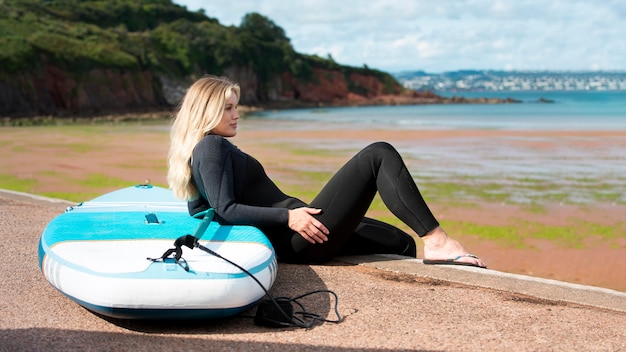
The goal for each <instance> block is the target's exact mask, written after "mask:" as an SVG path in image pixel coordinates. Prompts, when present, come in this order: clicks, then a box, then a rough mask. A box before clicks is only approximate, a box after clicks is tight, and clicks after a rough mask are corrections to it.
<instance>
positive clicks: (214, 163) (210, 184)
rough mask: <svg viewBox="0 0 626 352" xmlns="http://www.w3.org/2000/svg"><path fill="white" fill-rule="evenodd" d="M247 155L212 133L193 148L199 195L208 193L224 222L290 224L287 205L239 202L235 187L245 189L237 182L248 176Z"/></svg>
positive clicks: (259, 224)
mask: <svg viewBox="0 0 626 352" xmlns="http://www.w3.org/2000/svg"><path fill="white" fill-rule="evenodd" d="M246 157H247V156H246V155H245V154H244V153H243V152H241V151H239V150H238V149H237V148H235V146H233V145H232V144H231V143H230V142H229V141H227V140H226V139H224V138H223V137H220V136H213V135H209V136H206V137H205V138H203V139H202V140H201V141H200V142H199V143H198V145H197V146H196V148H195V149H194V152H193V163H192V170H193V171H192V172H193V175H194V180H195V182H196V185H197V187H198V189H199V190H200V194H202V193H204V194H205V195H206V198H207V200H208V202H209V204H210V205H211V207H213V208H214V209H215V213H216V215H217V216H218V219H220V220H221V221H223V222H225V223H228V224H233V225H253V226H274V225H285V226H287V225H288V221H289V213H288V210H287V209H286V208H272V207H261V206H253V205H246V204H242V203H240V202H239V201H238V199H237V196H236V191H235V190H236V189H243V188H244V185H242V184H238V183H241V182H244V180H245V179H246V177H245V175H244V173H245V172H247V171H246V168H245V158H246ZM235 175H237V176H238V177H237V178H235Z"/></svg>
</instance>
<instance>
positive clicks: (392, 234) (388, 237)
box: [337, 218, 417, 258]
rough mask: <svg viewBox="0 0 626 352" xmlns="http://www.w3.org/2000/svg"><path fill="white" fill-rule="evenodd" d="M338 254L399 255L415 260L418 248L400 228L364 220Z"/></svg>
mask: <svg viewBox="0 0 626 352" xmlns="http://www.w3.org/2000/svg"><path fill="white" fill-rule="evenodd" d="M337 254H338V255H365V254H399V255H404V256H407V257H413V258H415V257H417V247H416V245H415V240H414V239H413V237H412V236H411V235H409V234H408V233H406V232H404V231H402V230H400V229H399V228H397V227H395V226H393V225H390V224H387V223H384V222H382V221H378V220H375V219H370V218H363V220H362V221H361V223H360V224H359V225H358V226H357V228H356V229H355V230H354V233H353V234H352V235H351V236H350V238H348V241H347V242H346V244H345V245H344V246H343V247H342V248H341V249H340V250H339V253H337Z"/></svg>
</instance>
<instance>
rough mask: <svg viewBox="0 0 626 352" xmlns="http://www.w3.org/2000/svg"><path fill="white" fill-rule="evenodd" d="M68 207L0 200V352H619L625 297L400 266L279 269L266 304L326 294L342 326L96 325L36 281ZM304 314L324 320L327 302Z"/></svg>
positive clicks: (495, 275) (625, 331) (624, 333)
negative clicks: (40, 249)
mask: <svg viewBox="0 0 626 352" xmlns="http://www.w3.org/2000/svg"><path fill="white" fill-rule="evenodd" d="M67 205H68V204H67V203H65V202H63V201H51V200H48V199H45V198H36V197H35V198H33V197H30V196H27V195H23V194H16V193H12V192H0V254H1V255H2V256H3V261H2V263H3V264H2V265H1V266H0V273H1V274H0V278H1V280H0V297H1V301H0V351H70V350H81V351H126V350H132V351H151V352H153V351H160V350H211V351H217V350H224V351H241V350H245V351H274V350H283V351H318V352H319V351H374V350H376V351H386V350H403V351H408V350H438V351H440V350H447V351H477V350H488V351H505V350H506V351H510V350H514V351H536V350H539V351H546V350H550V351H555V350H556V351H559V350H563V351H565V350H567V351H572V350H583V351H588V350H598V351H620V350H626V328H625V327H626V308H625V307H626V294H624V293H622V292H618V291H613V290H606V289H600V288H594V287H588V286H582V285H572V284H566V283H563V282H558V281H554V280H544V279H537V278H532V277H527V276H520V275H511V274H506V273H500V272H496V271H491V270H482V269H474V268H459V267H448V268H444V267H431V266H425V265H422V264H421V263H420V262H419V260H415V259H412V260H407V259H406V258H401V257H397V256H366V257H351V258H338V260H337V261H336V262H333V263H330V264H328V265H323V266H318V265H311V266H307V265H286V264H281V265H280V266H279V274H278V279H277V282H276V284H275V285H274V287H273V289H272V293H273V294H275V295H285V296H290V297H293V296H297V295H299V294H302V293H305V292H308V291H313V290H318V289H330V290H333V291H335V292H336V293H337V294H338V295H339V299H340V300H339V312H340V313H341V314H342V315H343V316H344V317H345V320H344V321H343V322H342V323H340V324H332V323H325V324H322V325H317V326H315V327H314V328H312V329H309V330H304V329H269V328H263V327H258V326H256V325H254V324H253V322H252V319H251V318H249V317H245V316H244V317H235V318H230V319H225V320H218V321H201V322H182V323H181V322H178V323H171V322H165V323H163V322H138V321H119V320H111V319H103V318H101V317H99V316H96V315H94V314H92V313H90V312H89V311H87V310H85V309H83V308H81V307H80V306H78V305H77V304H75V303H73V302H72V301H70V300H69V299H67V298H65V297H64V296H63V295H61V294H60V293H59V292H58V291H56V290H55V289H54V288H53V287H52V286H50V285H49V284H48V283H47V282H46V281H45V279H44V278H43V276H42V274H41V272H40V271H39V267H38V261H37V241H38V238H39V236H40V234H41V232H42V231H43V229H44V228H45V226H46V224H47V223H48V222H49V221H50V220H51V219H52V218H53V217H54V216H56V215H57V214H59V213H61V212H63V210H64V209H65V207H66V206H67ZM304 303H305V305H306V307H307V309H308V310H310V311H313V312H316V313H319V314H322V315H324V316H327V317H328V318H333V314H332V312H333V309H332V302H331V300H330V298H329V297H328V296H326V295H319V296H314V297H313V298H311V299H309V300H306V301H305V302H304Z"/></svg>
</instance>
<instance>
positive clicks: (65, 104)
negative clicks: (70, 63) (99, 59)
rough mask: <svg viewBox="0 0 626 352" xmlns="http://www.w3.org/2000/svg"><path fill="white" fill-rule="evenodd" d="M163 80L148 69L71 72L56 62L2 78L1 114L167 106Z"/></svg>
mask: <svg viewBox="0 0 626 352" xmlns="http://www.w3.org/2000/svg"><path fill="white" fill-rule="evenodd" d="M164 103H165V102H164V99H163V98H162V94H160V83H159V82H155V78H154V76H153V75H152V73H150V72H148V71H124V70H116V69H96V70H92V71H90V72H89V73H84V74H76V73H70V72H67V71H65V70H63V69H60V68H58V67H56V66H53V65H49V64H48V65H46V66H45V67H44V69H43V70H41V71H39V72H30V73H26V74H21V75H14V76H11V77H10V78H4V79H0V114H3V115H18V116H19V115H24V116H28V115H66V114H92V113H98V112H104V111H124V110H130V109H137V108H149V107H158V106H162V105H164Z"/></svg>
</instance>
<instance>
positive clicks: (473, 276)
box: [336, 254, 626, 312]
mask: <svg viewBox="0 0 626 352" xmlns="http://www.w3.org/2000/svg"><path fill="white" fill-rule="evenodd" d="M336 260H338V261H341V262H345V263H349V264H356V265H363V266H366V267H370V268H375V269H379V270H385V271H390V272H395V273H403V274H409V275H416V276H419V277H425V278H429V279H435V280H442V281H448V282H454V283H458V284H463V285H468V286H476V287H484V288H490V289H495V290H500V291H507V292H512V293H519V294H523V295H528V296H532V297H536V298H541V299H547V300H551V301H558V302H568V303H575V304H581V305H586V306H592V307H597V308H604V309H610V310H615V311H620V312H626V293H625V292H620V291H616V290H611V289H606V288H601V287H594V286H585V285H578V284H571V283H567V282H562V281H557V280H550V279H543V278H537V277H532V276H526V275H517V274H509V273H503V272H500V271H495V270H490V269H481V268H475V267H467V266H455V265H423V263H422V260H421V259H415V258H410V257H404V256H400V255H392V254H376V255H366V256H346V257H339V258H336Z"/></svg>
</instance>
